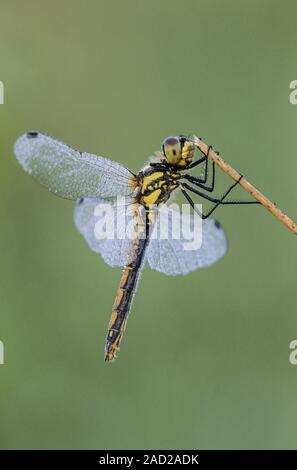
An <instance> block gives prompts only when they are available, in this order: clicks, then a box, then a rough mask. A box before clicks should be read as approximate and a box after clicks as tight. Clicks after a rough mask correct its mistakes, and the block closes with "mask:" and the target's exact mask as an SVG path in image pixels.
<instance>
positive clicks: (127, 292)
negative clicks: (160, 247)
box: [105, 222, 148, 361]
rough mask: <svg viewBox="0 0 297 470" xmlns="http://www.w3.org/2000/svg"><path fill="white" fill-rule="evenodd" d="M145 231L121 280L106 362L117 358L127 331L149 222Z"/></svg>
mask: <svg viewBox="0 0 297 470" xmlns="http://www.w3.org/2000/svg"><path fill="white" fill-rule="evenodd" d="M144 230H145V233H146V236H145V237H144V238H141V237H139V238H136V239H135V241H134V243H133V248H132V253H131V259H133V261H132V262H131V263H129V264H128V265H127V266H125V267H124V271H123V274H122V277H121V280H120V286H119V289H118V292H117V295H116V298H115V302H114V306H113V309H112V313H111V318H110V322H109V325H108V332H107V336H106V341H105V360H106V361H112V360H113V359H115V358H116V354H117V351H118V350H119V346H120V342H121V339H122V336H123V333H124V331H125V327H126V323H127V318H128V315H129V311H130V307H131V303H132V299H133V295H134V292H135V289H136V284H137V280H138V278H139V274H140V271H141V268H142V265H143V260H144V254H145V248H146V245H147V241H148V237H147V233H148V222H147V223H146V224H145V228H144Z"/></svg>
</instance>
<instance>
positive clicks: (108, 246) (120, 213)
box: [74, 198, 138, 266]
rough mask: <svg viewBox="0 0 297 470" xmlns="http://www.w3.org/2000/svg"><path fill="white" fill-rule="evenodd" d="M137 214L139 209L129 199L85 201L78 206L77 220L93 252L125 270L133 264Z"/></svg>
mask: <svg viewBox="0 0 297 470" xmlns="http://www.w3.org/2000/svg"><path fill="white" fill-rule="evenodd" d="M137 211H138V205H137V204H134V203H133V200H132V199H129V198H123V199H122V201H119V200H117V201H108V200H106V199H105V200H104V199H101V200H100V199H90V198H85V199H82V200H80V201H78V202H77V205H76V208H75V213H74V220H75V225H76V227H77V228H78V230H79V231H80V233H81V234H82V235H83V237H84V238H85V240H86V242H87V243H88V245H89V247H90V248H91V250H93V251H95V252H96V253H99V254H100V255H101V256H102V258H103V259H104V261H105V262H106V263H107V264H109V265H110V266H125V265H127V264H128V263H129V262H131V261H133V257H132V253H134V250H133V235H134V234H136V231H135V228H136V223H137V217H135V214H136V213H137ZM137 216H138V215H137Z"/></svg>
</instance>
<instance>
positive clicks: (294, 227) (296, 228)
mask: <svg viewBox="0 0 297 470" xmlns="http://www.w3.org/2000/svg"><path fill="white" fill-rule="evenodd" d="M194 144H195V145H196V147H197V148H198V149H199V150H201V152H202V153H204V154H205V155H207V154H208V156H209V158H211V159H212V160H213V161H214V162H215V163H216V164H217V165H218V166H219V167H220V168H221V170H223V171H224V172H225V173H226V174H227V175H229V176H230V177H231V178H233V179H234V180H235V181H238V180H239V178H240V177H241V175H240V174H239V173H238V171H236V170H234V168H232V167H231V166H230V165H228V163H226V162H225V161H224V160H223V159H222V158H221V157H220V156H219V155H218V154H217V153H216V152H214V151H213V150H212V149H211V148H210V149H209V151H208V145H207V144H206V143H205V142H203V141H202V140H201V139H199V138H198V137H196V136H194ZM239 184H240V186H242V187H243V188H244V189H245V190H246V191H247V192H248V193H249V194H250V195H251V196H252V197H254V198H255V199H256V200H257V201H259V202H260V203H261V204H262V206H264V207H266V209H267V210H269V212H270V213H271V214H272V215H274V217H276V218H277V219H278V220H280V221H281V222H282V223H283V224H284V225H286V226H287V227H288V228H289V229H290V230H291V231H292V232H294V233H295V234H296V235H297V224H296V223H295V222H294V221H293V220H292V219H290V217H288V216H287V215H286V214H284V213H283V212H282V211H281V210H280V209H278V208H277V207H276V205H275V204H274V203H273V202H271V201H270V200H269V199H268V198H267V197H266V196H264V195H263V194H262V193H260V191H258V190H257V189H256V188H255V187H254V186H253V185H252V184H251V183H249V182H248V181H247V180H246V179H245V178H243V177H242V178H241V180H240V181H239Z"/></svg>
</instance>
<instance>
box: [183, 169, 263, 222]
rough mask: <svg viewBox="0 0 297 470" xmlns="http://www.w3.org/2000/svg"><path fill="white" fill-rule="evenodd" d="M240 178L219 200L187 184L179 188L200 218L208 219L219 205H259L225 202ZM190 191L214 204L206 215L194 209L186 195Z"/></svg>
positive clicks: (249, 202)
mask: <svg viewBox="0 0 297 470" xmlns="http://www.w3.org/2000/svg"><path fill="white" fill-rule="evenodd" d="M241 178H242V176H241V177H240V178H239V179H238V180H237V181H235V183H233V184H232V185H231V186H230V187H229V188H228V189H227V191H225V193H224V194H223V195H222V196H221V197H220V198H219V199H217V198H213V197H211V196H209V195H208V194H203V192H201V191H199V190H198V189H196V188H193V187H191V186H189V185H188V184H187V183H182V184H181V185H180V188H181V191H182V193H183V195H184V196H185V197H186V199H187V200H188V202H189V203H190V205H191V206H192V208H193V209H194V210H195V211H196V212H197V213H198V214H199V215H200V216H201V218H202V219H207V217H209V216H210V215H211V214H212V213H213V212H214V211H215V210H216V209H217V207H218V206H219V205H221V204H222V205H227V204H228V205H229V204H259V202H258V201H225V198H226V197H227V196H228V194H229V193H230V192H231V191H232V189H234V188H235V186H237V184H238V183H239V181H240V180H241ZM186 190H188V191H191V192H193V193H195V194H198V195H199V196H201V197H203V198H204V199H206V200H208V201H211V202H213V203H214V205H213V207H211V209H210V210H209V211H208V212H207V213H206V214H203V213H202V214H201V213H200V212H199V211H198V210H197V209H196V208H195V204H194V201H193V199H192V198H191V197H190V195H189V194H188V193H187V191H186Z"/></svg>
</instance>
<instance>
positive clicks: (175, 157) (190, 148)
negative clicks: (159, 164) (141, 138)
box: [162, 135, 194, 168]
mask: <svg viewBox="0 0 297 470" xmlns="http://www.w3.org/2000/svg"><path fill="white" fill-rule="evenodd" d="M162 151H163V154H164V157H165V159H166V161H167V162H168V163H169V164H170V165H173V166H177V167H181V168H184V167H187V166H188V165H189V164H190V163H191V162H192V160H193V158H194V144H193V142H192V141H190V140H189V139H188V138H187V137H185V136H183V135H180V136H171V137H167V138H166V139H165V140H164V141H163V143H162Z"/></svg>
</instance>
